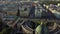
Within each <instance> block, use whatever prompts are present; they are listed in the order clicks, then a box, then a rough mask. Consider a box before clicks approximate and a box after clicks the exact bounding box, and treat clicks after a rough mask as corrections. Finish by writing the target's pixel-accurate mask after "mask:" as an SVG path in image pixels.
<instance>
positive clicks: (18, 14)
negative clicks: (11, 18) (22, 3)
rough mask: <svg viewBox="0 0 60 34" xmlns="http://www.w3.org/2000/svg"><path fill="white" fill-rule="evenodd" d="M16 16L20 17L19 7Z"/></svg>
mask: <svg viewBox="0 0 60 34" xmlns="http://www.w3.org/2000/svg"><path fill="white" fill-rule="evenodd" d="M17 16H20V10H19V6H18V9H17Z"/></svg>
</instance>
